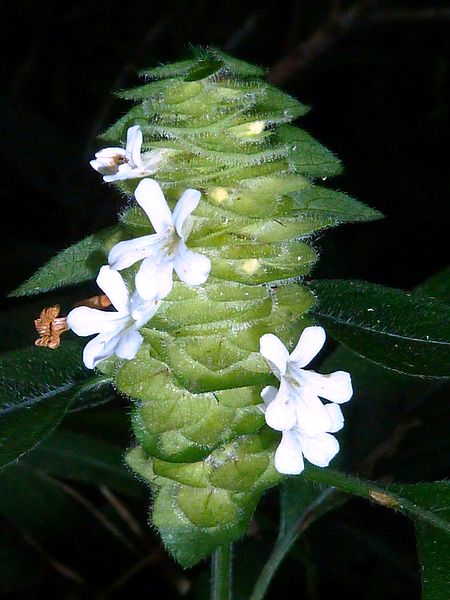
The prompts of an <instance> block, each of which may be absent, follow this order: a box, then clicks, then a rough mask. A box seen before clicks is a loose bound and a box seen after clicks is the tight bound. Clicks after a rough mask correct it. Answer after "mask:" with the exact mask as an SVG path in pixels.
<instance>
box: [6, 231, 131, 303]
mask: <svg viewBox="0 0 450 600" xmlns="http://www.w3.org/2000/svg"><path fill="white" fill-rule="evenodd" d="M121 239H122V238H121V232H120V229H119V228H118V227H110V228H108V229H104V230H103V231H99V232H98V233H94V234H92V235H89V236H88V237H87V238H85V239H84V240H82V241H81V242H78V243H77V244H74V245H73V246H70V248H67V249H66V250H63V251H62V252H60V253H59V254H57V255H56V256H55V257H54V258H52V259H51V260H50V261H49V262H48V263H47V264H46V265H44V266H43V267H41V268H40V269H39V271H37V272H36V273H35V274H34V275H33V276H32V277H30V279H28V281H25V283H23V284H22V285H21V286H19V287H18V288H17V289H16V290H14V291H13V292H11V293H10V296H31V295H33V294H40V293H42V292H48V291H49V290H54V289H56V288H59V287H63V286H65V285H75V284H77V283H82V282H83V281H88V280H90V279H94V278H95V277H96V276H97V273H98V271H99V269H100V267H101V266H102V265H104V264H105V262H107V255H108V251H109V250H110V249H111V248H112V247H113V246H114V244H116V243H117V242H119V241H120V240H121Z"/></svg>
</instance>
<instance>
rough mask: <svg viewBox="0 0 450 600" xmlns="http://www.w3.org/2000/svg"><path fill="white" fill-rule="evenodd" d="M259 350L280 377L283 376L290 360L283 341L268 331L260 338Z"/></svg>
mask: <svg viewBox="0 0 450 600" xmlns="http://www.w3.org/2000/svg"><path fill="white" fill-rule="evenodd" d="M259 351H260V353H261V354H262V355H263V356H264V358H265V359H266V360H267V361H268V363H269V364H270V366H271V368H272V371H273V373H274V374H275V375H276V376H277V377H278V379H280V377H283V375H284V374H285V373H286V365H287V361H288V360H289V352H288V351H287V348H286V346H285V345H284V344H283V342H282V341H281V340H280V339H279V338H277V336H276V335H273V334H272V333H266V334H264V335H263V336H261V339H260V340H259Z"/></svg>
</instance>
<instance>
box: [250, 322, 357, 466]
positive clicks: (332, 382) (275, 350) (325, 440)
mask: <svg viewBox="0 0 450 600" xmlns="http://www.w3.org/2000/svg"><path fill="white" fill-rule="evenodd" d="M325 339H326V334H325V331H324V329H323V328H322V327H316V326H314V327H307V328H306V329H305V330H304V331H303V333H302V335H301V336H300V339H299V341H298V344H297V346H296V347H295V348H294V350H293V351H292V352H291V354H289V352H288V350H287V348H286V347H285V345H284V344H283V342H282V341H281V340H280V339H279V338H277V337H276V336H275V335H273V334H266V335H263V336H262V337H261V339H260V352H261V354H262V355H263V356H264V358H265V359H266V360H267V362H268V363H269V365H270V368H271V369H272V372H273V373H274V374H275V375H276V377H277V378H278V379H279V381H280V388H279V389H278V390H277V389H276V388H274V387H273V386H268V387H266V388H264V390H263V391H262V394H261V395H262V397H263V400H264V402H265V407H264V412H265V418H266V423H267V424H268V425H269V426H270V427H272V428H273V429H276V430H278V431H282V432H283V438H282V442H281V444H280V446H279V448H278V450H277V457H276V464H278V466H277V469H278V467H280V468H279V469H278V470H280V472H282V473H291V474H292V473H300V472H301V471H302V470H303V455H304V456H305V457H306V458H307V459H308V460H309V461H310V462H312V463H313V464H316V465H318V466H326V465H328V463H329V462H330V460H331V459H332V458H333V456H335V454H336V453H337V452H338V450H339V445H338V442H337V440H336V439H335V438H334V437H333V436H331V435H330V433H334V432H336V431H339V429H341V428H342V427H343V424H344V417H343V415H342V411H341V408H340V407H339V406H338V404H342V403H343V402H348V400H350V398H351V397H352V394H353V389H352V383H351V379H350V374H349V373H346V372H345V371H336V372H335V373H331V374H330V375H321V374H320V373H316V372H315V371H308V370H305V369H304V368H303V367H305V366H306V365H308V364H309V363H310V362H311V360H312V359H313V358H314V357H315V356H316V354H317V353H318V352H319V351H320V350H321V348H322V346H323V345H324V343H325ZM320 398H324V399H326V400H330V403H328V404H323V403H322V401H321V400H320ZM281 469H282V470H281ZM299 469H300V470H299Z"/></svg>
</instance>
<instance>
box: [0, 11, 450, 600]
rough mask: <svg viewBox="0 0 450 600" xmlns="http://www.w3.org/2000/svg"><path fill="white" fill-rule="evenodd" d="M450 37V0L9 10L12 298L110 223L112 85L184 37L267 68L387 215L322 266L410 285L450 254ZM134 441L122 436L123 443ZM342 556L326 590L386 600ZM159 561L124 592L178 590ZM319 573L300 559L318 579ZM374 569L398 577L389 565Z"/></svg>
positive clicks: (399, 535) (59, 590)
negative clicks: (106, 169)
mask: <svg viewBox="0 0 450 600" xmlns="http://www.w3.org/2000/svg"><path fill="white" fill-rule="evenodd" d="M449 30H450V5H449V4H448V3H447V2H438V1H433V2H428V1H407V2H400V1H396V2H388V1H382V0H379V1H372V2H370V1H367V0H366V1H364V0H361V1H353V2H351V1H349V2H344V1H342V2H332V1H330V2H328V1H323V2H322V1H317V0H303V1H299V0H297V1H294V2H288V1H283V0H278V1H275V0H266V1H264V0H260V1H258V2H255V1H248V2H242V1H240V2H237V1H235V0H229V1H227V2H222V1H217V2H208V1H205V0H190V1H189V2H183V1H181V0H172V1H168V2H150V1H148V0H145V1H142V0H134V1H133V2H124V0H121V1H120V2H117V1H114V0H109V1H99V2H84V3H82V2H70V1H66V2H56V1H55V2H28V3H27V2H23V1H22V2H20V1H19V2H16V3H12V2H10V3H9V4H8V5H6V4H5V5H4V6H3V7H2V34H3V42H2V43H3V44H4V46H3V49H2V58H3V62H4V66H5V69H4V73H3V77H2V83H3V84H4V87H3V92H2V94H1V100H0V128H1V129H0V130H1V135H0V153H1V154H0V161H1V162H0V164H1V167H2V168H1V173H2V174H1V178H0V190H1V197H2V201H1V202H2V203H1V209H2V211H3V215H2V219H1V223H2V229H3V231H2V235H1V240H0V243H1V252H2V254H1V256H2V277H1V286H2V290H1V292H2V297H1V298H2V299H1V303H2V307H3V308H9V307H13V306H16V305H18V304H20V303H21V304H26V302H27V301H26V300H21V301H18V300H12V299H7V298H5V297H4V294H6V293H7V292H8V291H10V290H12V289H13V288H14V287H16V286H17V285H18V284H19V283H21V282H22V281H23V280H24V279H25V278H27V277H28V276H30V275H31V274H32V273H33V272H34V270H35V269H36V268H37V267H39V266H40V265H41V264H43V262H45V261H46V260H47V259H48V258H50V257H51V256H52V255H54V254H55V253H56V252H57V251H59V250H61V249H63V248H65V247H67V246H69V245H70V244H71V243H73V242H75V241H78V240H79V239H81V238H82V237H84V236H85V235H87V234H88V233H91V232H93V231H95V230H96V229H98V228H100V227H103V226H105V225H107V224H109V223H113V222H114V221H115V219H116V213H117V209H118V207H119V205H120V201H119V197H118V195H117V194H115V192H114V191H113V190H112V188H110V187H108V186H106V185H104V184H101V178H100V176H99V175H98V174H97V173H95V172H94V171H93V170H92V169H91V168H90V166H89V163H88V161H89V159H90V158H91V157H92V155H93V152H94V151H95V150H96V149H97V148H98V147H99V146H98V142H97V141H96V137H97V136H98V135H99V134H100V133H101V132H102V130H103V129H105V128H106V127H107V125H108V124H110V123H112V122H113V121H114V120H115V119H117V118H118V117H119V116H120V115H121V114H122V113H123V112H124V111H125V109H126V107H125V104H124V103H122V101H120V100H118V99H115V97H114V96H113V93H114V92H115V91H117V90H119V89H122V88H124V87H130V86H133V85H135V84H137V82H138V80H137V77H136V75H135V71H136V70H137V69H139V68H143V67H148V66H153V65H156V64H158V63H162V62H169V61H172V60H177V59H179V58H182V57H183V56H184V55H185V53H186V50H187V48H188V46H189V44H201V45H207V44H211V45H214V46H217V47H219V48H221V49H223V50H225V51H227V52H229V53H231V54H235V55H236V56H238V57H239V58H242V59H245V60H248V61H249V62H253V63H258V64H260V65H263V66H265V67H268V69H269V77H270V79H271V80H272V81H273V82H274V83H276V84H277V85H280V86H281V87H282V88H283V89H285V90H286V91H288V92H289V93H291V94H292V95H294V96H296V97H297V98H298V99H299V100H301V101H302V102H304V103H307V104H310V105H312V107H313V110H312V111H311V112H310V113H309V114H308V115H307V116H306V117H304V118H303V119H302V120H301V125H302V126H303V127H304V128H305V129H306V130H308V131H309V132H310V133H311V134H313V135H314V136H315V137H316V138H317V139H319V141H321V142H322V143H323V144H325V145H326V146H327V147H328V148H330V149H331V150H332V151H333V152H335V153H336V154H337V155H338V156H339V157H340V158H341V159H342V160H343V162H344V165H345V172H344V174H343V175H342V176H340V177H339V178H337V179H335V180H333V182H331V185H333V186H334V187H336V188H338V189H342V190H344V191H346V192H347V193H349V194H351V195H353V196H354V197H356V198H358V199H360V200H362V201H363V202H365V203H367V204H369V205H370V206H372V207H375V208H377V209H379V210H380V211H382V212H383V213H384V214H385V216H386V218H385V219H384V220H383V221H376V222H373V223H369V224H364V225H357V226H355V225H347V226H344V227H341V228H339V229H338V230H336V231H333V232H327V233H326V234H325V235H324V236H323V237H322V240H321V246H322V248H323V251H322V258H321V261H320V264H319V266H318V267H316V271H315V275H317V276H321V277H348V278H362V279H366V280H369V281H374V282H378V283H382V284H386V285H389V286H392V287H399V288H403V289H412V288H413V287H414V286H416V285H417V284H419V283H420V282H422V281H423V280H424V279H426V278H427V277H429V276H430V275H432V274H433V273H435V272H436V271H438V270H439V269H441V268H443V267H444V266H445V264H446V262H447V256H446V250H447V248H448V235H449V234H448V231H449V230H448V225H449V211H448V208H447V206H448V195H449V191H450V190H449V187H450V186H449V178H448V164H449V160H448V148H449V145H450V130H449V125H450V118H449V95H450V93H449V92H450V89H449V81H450V63H449V50H450V35H449V33H450V31H449ZM127 435H128V432H127V431H124V432H123V436H124V439H126V437H127ZM125 443H126V442H125ZM275 505H276V498H275V497H272V496H271V495H269V496H268V497H266V498H265V500H264V502H263V507H264V508H265V509H267V510H268V511H269V513H270V512H271V511H272V510H273V511H275V510H276V506H275ZM345 510H346V509H344V513H343V514H344V516H343V517H341V521H338V522H337V524H336V522H334V524H333V522H332V519H330V522H329V523H327V522H325V526H328V528H329V531H331V534H330V535H331V538H330V540H331V541H330V544H331V546H333V545H337V546H339V545H340V544H342V539H343V538H342V537H341V532H340V530H339V527H340V526H343V525H342V522H344V523H346V527H347V529H348V528H349V526H348V522H347V521H346V520H345ZM355 514H356V515H357V516H356V517H352V518H353V519H356V521H357V522H356V524H355V523H354V522H353V524H352V525H351V526H350V528H352V527H353V528H354V530H355V531H356V530H357V529H358V527H357V526H358V523H360V524H361V523H364V522H366V521H367V519H368V520H371V521H372V522H373V527H374V529H375V530H376V529H377V527H378V525H377V523H378V521H377V519H380V518H381V517H380V515H379V514H378V513H377V512H376V511H374V510H373V509H368V508H367V507H366V506H365V505H363V504H361V505H360V506H359V511H357V512H356V513H355ZM382 517H383V519H382V520H383V525H382V527H383V528H384V529H386V530H389V529H390V524H389V523H386V522H385V521H384V518H385V517H386V515H385V513H383V515H382ZM389 518H392V517H389ZM144 519H145V517H144ZM340 523H341V525H340ZM380 527H381V525H380ZM263 529H264V527H263ZM269 529H270V527H269ZM393 532H394V534H393V535H392V540H391V541H392V543H393V544H394V546H393V547H391V548H390V551H391V553H393V554H392V557H391V558H392V561H394V558H395V554H396V552H397V550H398V548H396V546H395V544H397V545H398V546H401V547H402V548H403V546H408V548H409V549H407V550H406V559H405V560H406V563H405V562H403V566H404V567H405V569H406V570H407V569H408V568H409V567H408V565H409V564H410V566H411V570H412V572H414V571H417V564H416V558H415V555H414V541H413V532H412V529H411V528H408V527H407V526H406V525H405V524H404V523H403V522H398V521H395V523H394V529H393ZM272 533H273V532H272ZM347 533H348V532H347ZM333 536H334V537H333ZM313 537H314V534H313ZM269 538H270V535H269ZM345 539H347V540H348V537H347V538H345ZM154 543H155V544H157V542H154ZM348 543H349V545H350V547H351V548H352V549H353V551H354V553H355V554H358V553H359V552H362V550H361V548H360V545H361V540H360V539H358V536H357V535H356V534H355V536H353V538H351V541H349V542H348ZM403 550H404V548H403V549H400V550H398V552H400V551H403ZM251 552H252V553H254V552H255V549H254V548H253V549H252V551H251ZM264 552H266V550H264ZM349 552H350V550H349V549H347V551H346V552H343V554H342V555H341V554H340V553H337V552H336V548H335V550H334V553H331V556H330V557H329V558H328V559H327V558H326V557H325V558H323V557H321V560H323V561H325V564H324V569H325V571H326V573H327V577H328V578H325V582H324V583H322V588H321V589H322V591H323V593H324V594H325V593H328V592H331V591H333V590H335V589H344V588H345V589H347V591H348V593H350V594H351V595H352V597H357V598H365V599H367V600H370V598H372V597H373V598H374V599H375V598H379V597H380V596H376V595H374V596H371V595H370V586H369V589H368V583H367V582H368V581H370V577H373V576H374V574H373V572H372V571H371V568H370V566H369V565H370V559H367V558H366V559H365V560H366V562H364V561H363V560H362V559H361V561H362V562H361V564H358V563H356V564H355V565H354V568H355V569H356V570H357V571H358V573H359V575H358V577H359V579H357V580H356V583H355V581H354V580H352V578H351V576H350V575H345V576H342V574H341V576H340V579H339V578H338V576H337V575H335V571H337V570H339V568H340V565H339V564H336V563H335V564H333V565H332V564H331V562H332V561H333V560H334V561H336V560H337V561H338V563H339V557H341V560H342V562H344V561H345V560H346V559H347V555H348V554H349ZM158 556H159V558H157V560H156V564H157V568H153V567H152V568H153V570H150V572H147V575H146V577H147V579H146V578H145V577H144V576H143V575H142V574H141V575H139V576H138V577H137V579H136V580H135V581H133V583H132V584H130V585H131V587H129V588H126V589H127V590H128V592H127V594H128V593H129V594H131V596H130V597H133V594H135V593H138V591H139V593H142V589H141V588H140V587H139V586H140V585H144V586H145V589H146V590H147V592H146V595H147V596H148V597H149V598H152V597H155V598H157V597H160V596H159V594H160V593H165V594H170V593H172V594H174V595H173V597H179V595H178V593H177V592H176V588H177V586H178V582H179V581H181V582H182V581H183V580H182V579H180V578H181V577H182V576H181V574H180V572H179V571H178V570H177V568H176V567H175V566H174V565H173V564H172V563H171V562H170V561H169V559H166V558H164V557H163V558H161V555H158ZM327 560H328V562H329V563H330V564H327ZM392 561H391V562H392ZM408 561H410V563H408ZM388 563H389V561H388ZM292 564H293V565H294V566H292V565H291V567H290V568H291V574H292V577H294V578H295V577H297V578H298V588H297V589H298V591H299V592H302V594H304V597H305V598H312V599H314V598H321V597H322V596H321V595H314V594H313V591H311V590H309V591H308V590H306V591H305V590H304V586H305V585H306V584H305V583H304V581H303V579H304V575H299V574H298V573H299V572H298V568H299V567H298V565H297V563H295V562H294V563H292ZM161 565H162V566H161ZM295 565H297V566H295ZM391 566H392V565H391ZM314 568H317V567H314V566H313V565H312V564H306V565H305V564H303V566H302V569H304V570H306V572H307V573H309V576H308V581H310V580H311V577H312V576H311V572H312V571H311V570H314ZM380 568H381V569H383V568H384V569H387V570H388V571H389V566H388V567H386V565H384V567H383V565H381V567H380ZM308 569H309V570H308ZM319 569H320V564H319ZM199 571H201V569H199ZM302 572H303V571H302ZM196 573H197V572H194V576H196ZM394 573H395V569H394ZM159 575H161V577H160V578H159V579H157V577H158V576H159ZM313 575H314V573H313ZM397 575H398V573H397ZM403 575H404V578H403V579H402V576H399V577H400V580H401V586H400V589H399V590H396V589H391V593H392V596H391V595H388V596H386V595H384V596H383V597H384V598H386V599H387V598H391V597H392V598H398V599H402V598H417V597H418V594H419V591H418V590H419V582H418V578H417V577H415V578H414V577H412V579H411V577H409V576H406V575H405V574H403ZM316 576H317V573H316V575H314V577H316ZM183 577H184V576H183ZM189 577H190V575H189ZM314 577H313V579H314ZM346 577H347V579H346ZM399 577H397V578H395V577H394V578H393V580H394V581H397V582H398V579H399ZM408 577H409V578H408ZM55 578H56V579H55ZM335 578H337V581H338V583H336V580H335ZM94 580H95V577H94ZM388 580H389V577H388ZM168 581H172V583H171V584H169V583H167V582H168ZM174 581H176V582H177V583H176V585H175V584H173V582H174ZM45 582H46V584H45V585H44V587H42V586H41V587H38V588H36V589H34V591H29V592H23V594H22V595H20V598H22V597H23V598H28V597H29V598H40V597H52V598H53V597H55V598H84V597H89V596H85V595H84V592H80V591H79V587H77V584H76V583H74V582H73V581H71V580H70V577H69V578H68V579H67V581H66V580H65V579H64V577H63V576H61V574H59V575H58V576H56V575H55V577H54V578H53V579H52V578H50V579H47V580H45ZM405 582H406V583H405ZM335 584H336V585H337V588H335V587H334V586H335ZM40 585H41V584H40ZM180 585H182V584H181V583H180ZM133 586H134V587H133ZM277 586H278V587H275V588H274V589H277V590H278V592H277V593H286V588H287V583H286V582H285V583H283V582H282V581H281V579H280V580H277ZM342 586H344V587H342ZM345 586H347V587H345ZM358 586H360V587H358ZM402 586H403V587H402ZM36 590H37V591H36ZM43 590H45V591H43ZM74 590H75V591H74ZM152 590H153V592H152ZM168 590H172V591H171V592H170V591H168ZM302 590H303V591H302ZM123 593H125V592H123ZM308 594H309V595H308ZM14 597H16V596H14ZM17 597H19V596H17ZM108 597H109V596H108ZM112 597H122V595H121V594H120V593H119V595H117V596H114V595H113V596H112ZM170 597H172V596H170ZM270 597H272V596H270ZM273 597H274V598H275V597H277V595H274V596H273ZM289 597H293V598H294V597H296V595H295V594H294V595H292V596H289ZM324 597H325V596H324Z"/></svg>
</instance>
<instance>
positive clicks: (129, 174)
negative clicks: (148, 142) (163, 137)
mask: <svg viewBox="0 0 450 600" xmlns="http://www.w3.org/2000/svg"><path fill="white" fill-rule="evenodd" d="M142 139H143V138H142V131H141V128H140V127H139V125H134V126H133V127H130V128H129V129H128V131H127V145H126V147H125V150H124V149H123V148H115V147H112V148H104V149H103V150H100V151H99V152H96V154H95V160H91V161H90V165H91V167H92V168H93V169H95V170H96V171H98V172H99V173H100V174H101V175H103V179H104V181H107V182H108V183H109V182H111V181H118V180H121V179H134V178H136V177H145V176H147V175H151V174H152V173H154V172H155V167H156V165H157V164H158V163H160V162H161V160H162V159H163V157H164V150H153V151H151V152H145V153H144V154H142V155H141V148H142Z"/></svg>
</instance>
